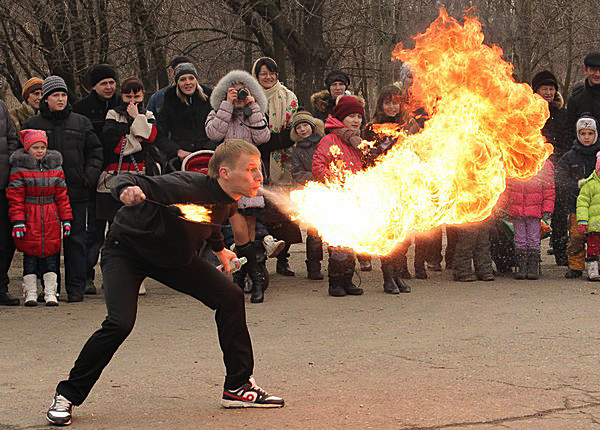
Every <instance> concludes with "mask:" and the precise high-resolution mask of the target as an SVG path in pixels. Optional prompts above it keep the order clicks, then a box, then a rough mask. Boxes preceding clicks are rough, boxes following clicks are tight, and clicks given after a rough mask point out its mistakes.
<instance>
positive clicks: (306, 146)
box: [290, 110, 325, 280]
mask: <svg viewBox="0 0 600 430" xmlns="http://www.w3.org/2000/svg"><path fill="white" fill-rule="evenodd" d="M324 135H325V126H324V125H323V121H321V120H320V119H317V118H315V117H313V116H312V115H311V114H310V112H308V111H304V110H301V111H298V112H296V113H295V114H294V116H293V117H292V131H291V133H290V137H291V139H292V140H293V141H294V143H295V144H296V146H295V148H294V149H293V151H292V178H293V179H294V181H296V183H298V184H300V185H304V184H306V183H307V182H309V181H314V180H315V177H314V176H313V173H312V163H313V157H314V155H315V151H316V150H317V146H318V145H319V141H320V140H321V138H322V137H323V136H324ZM306 233H307V236H306V270H307V271H308V279H314V280H321V279H323V274H322V273H321V261H322V260H323V241H322V240H321V238H320V237H319V234H318V233H317V231H316V230H315V229H314V228H308V230H307V231H306Z"/></svg>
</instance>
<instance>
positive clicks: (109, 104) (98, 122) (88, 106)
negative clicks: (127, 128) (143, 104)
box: [73, 91, 120, 138]
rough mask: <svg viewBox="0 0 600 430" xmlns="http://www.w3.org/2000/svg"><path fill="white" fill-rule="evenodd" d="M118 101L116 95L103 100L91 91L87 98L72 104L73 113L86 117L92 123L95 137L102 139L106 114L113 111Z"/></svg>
mask: <svg viewBox="0 0 600 430" xmlns="http://www.w3.org/2000/svg"><path fill="white" fill-rule="evenodd" d="M119 100H120V99H119V97H118V96H117V93H115V94H113V96H112V97H111V98H110V99H108V100H104V99H102V98H100V96H99V95H98V93H97V92H96V91H92V92H91V93H90V94H89V95H88V96H87V97H85V98H83V99H81V100H79V101H78V102H77V103H75V104H73V112H75V113H78V114H80V115H83V116H85V117H87V118H88V119H89V120H90V121H91V122H92V126H93V127H94V132H95V133H96V136H98V138H102V127H104V121H105V120H106V113H107V112H108V111H109V109H114V108H115V107H116V106H117V105H118V104H119V103H120V101H119Z"/></svg>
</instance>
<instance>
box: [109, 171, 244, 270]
mask: <svg viewBox="0 0 600 430" xmlns="http://www.w3.org/2000/svg"><path fill="white" fill-rule="evenodd" d="M133 185H137V186H138V187H140V188H141V189H142V190H143V191H144V194H145V195H146V197H147V198H149V199H151V200H156V201H158V202H161V203H164V204H167V205H169V204H173V203H196V204H202V205H211V208H212V215H211V224H212V225H207V224H199V223H194V222H190V221H184V220H182V219H180V218H178V217H176V216H175V215H173V214H172V212H171V211H169V210H168V209H166V208H164V207H161V206H158V205H156V204H154V203H150V202H147V201H145V202H142V203H140V204H138V205H133V206H123V207H122V208H121V209H120V210H119V212H117V215H116V216H115V219H114V223H113V224H112V225H111V227H110V232H109V236H111V238H114V239H115V240H118V241H119V242H120V243H122V244H123V245H124V246H125V247H126V248H129V249H131V250H133V251H135V252H136V253H137V254H138V255H139V256H141V257H142V258H144V259H145V260H147V261H148V262H149V263H150V264H153V265H155V266H158V267H166V268H174V267H181V266H185V265H187V264H189V263H190V262H191V261H192V258H194V255H197V254H198V252H199V250H200V249H201V248H202V246H203V244H204V241H205V240H206V242H208V244H209V245H210V246H211V248H212V249H213V251H215V252H218V251H221V250H222V249H223V235H222V233H221V228H220V225H221V224H222V223H223V222H224V221H225V220H227V219H229V218H230V217H231V216H233V215H234V214H235V213H236V212H237V203H236V202H235V201H234V200H233V199H232V198H231V197H229V195H227V194H226V193H225V191H223V189H222V188H221V186H220V185H219V183H218V182H217V180H216V179H213V178H210V177H209V176H206V175H203V174H201V173H195V172H175V173H170V174H168V175H162V176H141V175H122V176H119V177H118V178H117V180H116V181H115V184H114V186H113V188H112V194H113V197H114V198H116V199H118V198H119V196H120V195H121V192H122V191H123V190H124V189H125V188H126V187H129V186H133Z"/></svg>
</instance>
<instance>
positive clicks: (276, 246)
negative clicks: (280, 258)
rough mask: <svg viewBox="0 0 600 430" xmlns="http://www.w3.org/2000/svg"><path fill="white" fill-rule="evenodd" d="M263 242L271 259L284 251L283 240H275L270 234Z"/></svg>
mask: <svg viewBox="0 0 600 430" xmlns="http://www.w3.org/2000/svg"><path fill="white" fill-rule="evenodd" d="M262 242H263V245H264V246H265V251H266V252H267V255H268V256H269V258H273V257H276V256H277V255H279V253H280V252H281V251H283V248H285V242H284V241H283V240H275V238H274V237H273V236H271V235H270V234H269V235H267V236H265V237H264V239H263V240H262Z"/></svg>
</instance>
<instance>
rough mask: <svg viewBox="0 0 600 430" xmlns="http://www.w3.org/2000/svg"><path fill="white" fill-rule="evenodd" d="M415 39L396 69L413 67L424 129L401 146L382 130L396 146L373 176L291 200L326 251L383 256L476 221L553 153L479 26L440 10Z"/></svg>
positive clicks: (535, 110)
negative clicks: (510, 183)
mask: <svg viewBox="0 0 600 430" xmlns="http://www.w3.org/2000/svg"><path fill="white" fill-rule="evenodd" d="M414 39H415V42H416V43H415V48H414V49H412V50H406V49H403V47H402V46H400V45H399V46H397V47H396V49H395V50H394V52H393V60H400V61H402V62H403V63H407V64H409V65H410V68H411V70H412V72H413V75H414V82H413V85H412V87H411V89H410V91H411V92H410V102H411V108H415V107H423V108H424V109H425V110H426V111H427V112H428V113H429V114H430V118H429V119H428V120H427V122H426V123H425V127H424V128H423V129H422V130H421V132H420V133H418V134H415V135H410V136H407V135H405V134H404V133H403V132H401V131H398V127H397V126H394V125H392V126H383V127H382V128H381V129H380V130H379V133H381V134H386V135H392V136H393V137H394V139H396V143H395V144H394V146H393V147H392V149H391V150H390V151H389V152H388V153H387V154H386V155H385V156H382V157H380V158H379V159H377V160H376V164H375V166H373V167H371V168H369V169H366V170H363V171H360V172H358V173H356V174H344V175H341V176H340V178H338V179H335V180H331V181H329V182H327V183H316V182H311V183H309V184H307V186H306V187H305V188H303V189H300V190H296V191H293V192H292V193H291V196H290V198H291V206H292V211H293V212H294V213H295V218H296V219H298V220H299V221H301V222H303V223H306V224H309V225H312V226H314V227H315V228H317V230H318V231H319V233H320V234H321V235H322V237H323V240H324V241H326V242H327V243H329V244H330V245H332V246H346V247H350V248H353V249H354V250H356V251H358V252H364V253H369V254H379V255H384V254H387V253H389V252H390V251H391V250H392V249H393V248H394V247H395V246H396V245H397V244H398V243H399V242H401V241H403V240H405V239H406V238H407V237H409V236H410V234H411V233H413V232H424V231H428V230H431V229H432V228H435V227H437V226H440V225H442V224H463V223H469V222H476V221H481V220H483V219H485V218H487V217H488V216H489V215H490V214H491V212H492V209H493V207H494V205H495V204H496V202H497V200H498V197H499V196H500V194H501V193H502V192H503V191H504V189H505V179H506V178H507V177H511V178H519V179H527V178H529V177H531V176H532V175H534V174H536V173H537V172H538V171H539V170H540V169H541V167H542V165H543V163H544V161H545V160H546V159H547V158H548V156H549V155H550V153H551V152H552V146H551V145H549V144H547V143H545V141H544V138H543V136H542V135H541V129H542V127H543V126H544V124H545V122H546V120H547V118H548V117H549V111H548V105H547V103H546V102H545V101H544V100H542V98H541V97H539V96H538V95H537V94H533V92H532V90H531V87H529V86H528V85H527V84H520V83H515V81H514V79H513V77H512V71H513V67H512V65H511V64H509V63H507V62H506V61H504V60H503V59H502V50H501V49H500V48H499V47H497V46H488V45H485V44H484V43H483V39H484V36H483V33H482V30H481V24H480V23H479V21H478V19H477V18H475V17H466V18H465V20H464V24H463V25H461V24H460V23H459V22H458V21H457V20H456V19H454V18H452V17H449V16H448V14H447V12H446V11H445V10H441V11H440V16H439V17H438V18H437V19H436V20H435V21H434V22H433V23H432V24H431V25H430V27H429V28H428V29H427V30H426V31H425V33H423V34H420V35H417V36H415V38H414Z"/></svg>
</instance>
